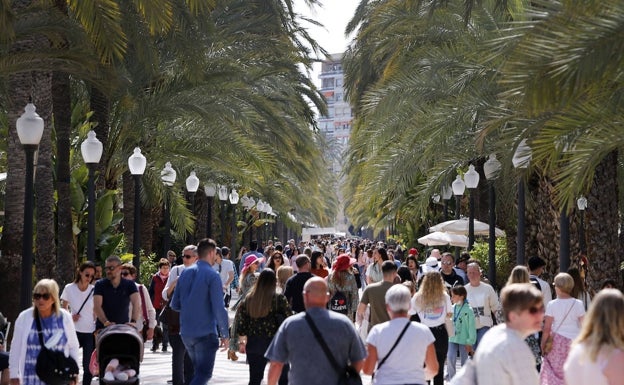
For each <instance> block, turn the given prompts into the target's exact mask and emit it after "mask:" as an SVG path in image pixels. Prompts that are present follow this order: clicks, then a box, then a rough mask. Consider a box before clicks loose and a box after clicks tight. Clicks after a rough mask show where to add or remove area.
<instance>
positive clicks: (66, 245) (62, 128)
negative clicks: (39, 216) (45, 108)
mask: <svg viewBox="0 0 624 385" xmlns="http://www.w3.org/2000/svg"><path fill="white" fill-rule="evenodd" d="M55 5H56V8H57V9H59V10H60V11H61V12H63V13H64V14H65V15H67V1H66V0H55ZM52 89H53V90H54V93H53V94H52V103H53V106H52V109H53V111H54V128H55V131H56V193H57V206H56V226H57V242H58V249H57V252H58V255H57V265H56V269H57V276H58V278H59V284H60V285H61V287H62V286H63V285H64V284H65V283H68V282H71V281H72V279H73V277H74V271H75V269H76V245H74V236H73V232H72V225H73V221H72V206H71V190H70V185H71V183H70V179H71V171H70V163H69V153H70V139H69V138H70V136H71V130H72V127H71V92H70V85H69V75H68V74H66V73H62V72H54V73H53V74H52Z"/></svg>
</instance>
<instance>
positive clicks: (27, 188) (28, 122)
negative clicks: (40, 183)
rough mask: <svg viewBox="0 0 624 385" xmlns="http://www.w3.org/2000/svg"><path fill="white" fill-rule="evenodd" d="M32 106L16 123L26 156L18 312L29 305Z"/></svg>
mask: <svg viewBox="0 0 624 385" xmlns="http://www.w3.org/2000/svg"><path fill="white" fill-rule="evenodd" d="M36 110H37V108H36V107H35V105H34V104H32V103H28V104H27V105H26V108H25V112H24V113H23V114H22V116H20V117H19V118H18V119H17V122H16V124H15V125H16V128H17V136H18V137H19V140H20V143H21V144H22V147H23V148H24V152H25V153H26V175H25V178H24V227H23V234H22V282H21V285H20V309H22V310H23V309H26V308H28V307H30V306H31V305H32V298H31V295H32V265H33V215H34V194H33V185H34V175H35V165H34V162H35V151H37V148H38V147H39V142H40V141H41V137H42V136H43V126H44V122H43V119H42V118H41V117H40V116H39V115H38V114H37V113H36V112H35V111H36Z"/></svg>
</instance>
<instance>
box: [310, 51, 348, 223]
mask: <svg viewBox="0 0 624 385" xmlns="http://www.w3.org/2000/svg"><path fill="white" fill-rule="evenodd" d="M342 56H343V54H342V53H338V54H332V55H330V58H329V60H326V61H324V62H323V63H322V66H321V74H320V75H319V78H320V80H321V93H322V94H323V96H324V97H325V99H326V100H327V116H321V117H319V120H318V125H319V129H320V131H321V133H322V134H324V135H325V138H326V140H327V147H326V149H325V156H326V158H327V159H328V160H329V161H330V164H331V166H330V170H329V171H331V172H333V173H334V174H336V179H338V180H339V182H340V183H341V182H342V179H343V178H342V169H343V165H344V161H345V159H347V154H346V152H347V150H348V147H349V137H350V135H351V121H352V119H353V116H352V114H351V106H349V103H347V102H346V101H345V100H344V96H345V92H344V88H343V84H344V73H343V71H342ZM341 184H342V183H341ZM337 193H338V199H339V201H340V203H339V207H338V208H337V213H336V223H335V227H336V229H337V230H338V231H346V230H347V227H348V223H347V219H346V218H345V216H344V203H343V199H342V194H341V193H340V191H338V192H337Z"/></svg>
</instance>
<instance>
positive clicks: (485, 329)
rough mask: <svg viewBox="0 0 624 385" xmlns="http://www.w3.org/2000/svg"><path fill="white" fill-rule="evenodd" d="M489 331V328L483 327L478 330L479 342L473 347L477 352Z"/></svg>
mask: <svg viewBox="0 0 624 385" xmlns="http://www.w3.org/2000/svg"><path fill="white" fill-rule="evenodd" d="M488 330H490V327H489V326H482V327H481V328H479V329H477V342H475V344H474V346H473V347H472V348H473V349H474V350H477V346H479V342H481V338H483V336H484V335H485V333H486V332H487V331H488Z"/></svg>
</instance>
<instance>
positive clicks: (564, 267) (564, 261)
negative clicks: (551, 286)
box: [559, 205, 570, 271]
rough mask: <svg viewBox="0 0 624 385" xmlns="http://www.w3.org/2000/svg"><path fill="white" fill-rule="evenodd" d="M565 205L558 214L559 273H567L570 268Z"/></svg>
mask: <svg viewBox="0 0 624 385" xmlns="http://www.w3.org/2000/svg"><path fill="white" fill-rule="evenodd" d="M567 211H568V208H567V205H565V206H564V207H563V208H562V209H561V213H560V214H559V232H560V235H559V271H568V268H569V267H570V217H568V213H567Z"/></svg>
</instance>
